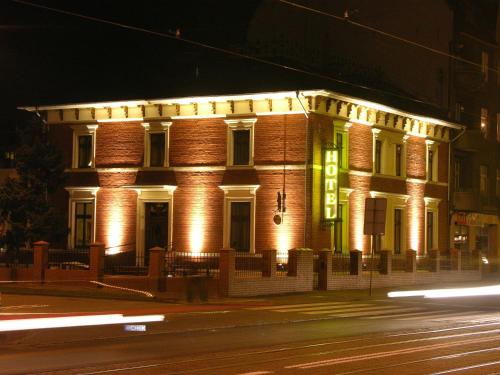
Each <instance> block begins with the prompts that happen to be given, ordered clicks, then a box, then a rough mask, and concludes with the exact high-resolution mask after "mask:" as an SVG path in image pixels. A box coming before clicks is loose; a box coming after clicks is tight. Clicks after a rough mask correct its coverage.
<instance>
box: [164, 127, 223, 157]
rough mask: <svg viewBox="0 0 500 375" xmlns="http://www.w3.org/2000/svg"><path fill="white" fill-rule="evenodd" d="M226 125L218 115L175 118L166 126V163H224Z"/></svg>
mask: <svg viewBox="0 0 500 375" xmlns="http://www.w3.org/2000/svg"><path fill="white" fill-rule="evenodd" d="M226 143H227V124H226V123H225V122H224V121H223V119H221V118H215V119H199V120H197V119H189V120H175V121H174V122H173V124H172V125H171V127H170V156H169V157H170V165H171V166H184V165H225V164H226Z"/></svg>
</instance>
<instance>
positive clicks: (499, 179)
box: [497, 168, 500, 198]
mask: <svg viewBox="0 0 500 375" xmlns="http://www.w3.org/2000/svg"><path fill="white" fill-rule="evenodd" d="M497 197H499V198H500V169H499V168H497Z"/></svg>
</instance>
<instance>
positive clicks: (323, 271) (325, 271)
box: [318, 249, 332, 290]
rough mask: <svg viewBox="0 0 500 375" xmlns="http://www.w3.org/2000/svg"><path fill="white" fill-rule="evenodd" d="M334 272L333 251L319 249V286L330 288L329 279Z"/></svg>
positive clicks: (323, 288) (324, 288)
mask: <svg viewBox="0 0 500 375" xmlns="http://www.w3.org/2000/svg"><path fill="white" fill-rule="evenodd" d="M331 274H332V252H331V250H330V249H321V250H320V251H319V269H318V288H319V290H328V279H329V276H330V275H331Z"/></svg>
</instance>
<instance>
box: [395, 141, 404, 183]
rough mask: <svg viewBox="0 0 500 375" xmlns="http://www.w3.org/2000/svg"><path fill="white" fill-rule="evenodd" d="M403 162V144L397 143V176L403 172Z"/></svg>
mask: <svg viewBox="0 0 500 375" xmlns="http://www.w3.org/2000/svg"><path fill="white" fill-rule="evenodd" d="M402 164H403V146H402V145H400V144H396V158H395V165H394V167H395V168H394V169H395V174H396V176H399V177H400V176H401V175H402V174H401V173H402Z"/></svg>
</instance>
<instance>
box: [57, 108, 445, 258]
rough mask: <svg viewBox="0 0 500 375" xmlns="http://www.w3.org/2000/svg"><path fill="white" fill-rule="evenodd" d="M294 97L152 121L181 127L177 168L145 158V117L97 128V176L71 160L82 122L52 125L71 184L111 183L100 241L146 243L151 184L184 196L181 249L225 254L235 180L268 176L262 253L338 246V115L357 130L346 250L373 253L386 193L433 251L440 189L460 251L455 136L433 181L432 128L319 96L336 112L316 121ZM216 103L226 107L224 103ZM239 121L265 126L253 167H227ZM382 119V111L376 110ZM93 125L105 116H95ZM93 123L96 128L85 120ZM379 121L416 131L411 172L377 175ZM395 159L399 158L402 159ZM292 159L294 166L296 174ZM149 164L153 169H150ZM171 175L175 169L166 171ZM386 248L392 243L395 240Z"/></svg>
mask: <svg viewBox="0 0 500 375" xmlns="http://www.w3.org/2000/svg"><path fill="white" fill-rule="evenodd" d="M290 103H292V102H291V101H289V102H288V104H287V105H285V106H283V107H282V108H281V109H282V110H283V111H285V112H286V110H289V111H290V110H291V109H294V112H291V113H290V114H283V113H278V114H272V113H268V114H267V115H256V114H255V113H248V114H247V115H244V116H241V117H237V116H236V115H234V116H230V115H227V116H217V117H215V116H214V117H203V116H197V115H193V116H192V118H165V119H161V120H159V119H158V118H154V119H152V120H150V122H149V123H150V124H153V125H154V124H158V125H159V123H160V121H168V122H171V123H172V124H171V126H170V128H169V130H168V161H169V162H168V167H165V168H156V169H150V171H151V172H148V169H147V168H144V167H143V165H144V153H145V150H144V148H145V143H144V139H145V132H146V131H147V130H146V128H145V126H143V125H142V124H141V123H140V122H137V121H130V122H127V121H116V122H112V121H106V122H104V123H99V124H98V127H97V130H96V133H95V167H96V168H95V169H90V170H89V172H87V173H84V172H82V171H76V170H74V169H71V165H72V157H73V150H72V145H73V129H74V127H75V126H78V124H76V125H75V122H74V121H73V122H68V123H65V122H60V123H56V124H51V126H50V133H51V135H52V138H53V140H54V143H55V144H56V145H57V146H58V147H59V148H60V149H61V150H62V152H63V155H64V159H65V161H66V165H67V167H68V174H69V175H70V177H71V178H70V179H69V180H68V181H73V182H71V183H68V187H71V188H74V189H79V188H81V189H83V190H85V188H99V189H98V191H97V193H96V195H95V202H96V217H95V240H97V241H99V242H103V243H104V244H105V246H106V247H107V248H114V247H116V248H119V249H120V251H124V250H134V249H136V248H138V247H140V246H139V244H138V243H137V242H138V241H139V238H142V237H138V236H137V233H139V232H138V228H137V224H138V223H139V224H140V223H141V220H144V219H143V218H141V217H139V216H140V209H139V208H140V202H139V201H140V196H141V194H142V192H143V191H147V192H149V193H150V194H151V197H163V198H155V199H160V200H161V199H165V200H167V201H168V202H169V203H170V204H171V205H172V207H171V208H172V213H171V216H169V221H170V222H169V224H170V225H171V226H170V227H169V231H171V233H170V236H171V244H169V245H171V246H172V248H174V249H176V250H178V251H195V250H196V251H218V250H220V249H221V248H223V247H225V246H227V244H225V243H224V241H225V240H224V226H225V225H227V220H225V219H224V218H225V215H227V211H226V212H224V210H225V202H226V199H227V196H226V195H225V194H227V190H226V188H225V187H229V188H231V189H234V188H235V186H236V188H237V187H238V186H239V185H241V187H242V189H243V190H244V189H248V187H249V186H250V187H251V186H254V185H258V188H257V189H256V190H255V193H251V194H254V195H253V196H252V197H253V198H252V199H254V201H253V202H254V213H253V214H254V216H255V230H254V249H252V251H253V250H255V251H262V250H266V249H277V250H278V257H279V255H280V252H281V254H283V253H286V252H287V250H288V249H292V248H299V247H309V248H313V249H314V250H319V249H321V248H332V241H331V228H330V227H329V226H325V225H324V223H323V222H322V206H321V205H322V198H321V194H322V183H323V182H322V167H321V166H322V157H323V155H322V152H321V151H322V146H324V145H325V144H332V143H334V142H335V140H334V138H335V137H334V130H333V122H334V121H335V124H336V126H341V127H342V129H343V130H342V131H345V132H346V139H345V142H346V144H345V145H344V147H347V148H348V154H347V158H348V169H346V170H341V171H340V174H339V181H340V189H342V193H341V195H342V196H343V197H344V196H345V198H343V199H345V201H344V202H343V204H345V205H347V209H346V213H347V216H348V217H347V218H345V219H344V224H343V225H344V226H346V227H347V228H346V229H345V230H346V235H347V238H348V249H345V250H346V251H349V250H359V251H363V252H369V251H370V239H369V237H368V236H365V235H363V221H364V202H365V199H366V198H368V197H370V196H373V195H374V194H375V195H380V196H385V197H388V199H390V200H392V201H391V202H392V203H394V205H400V204H401V202H403V203H402V205H403V206H401V208H402V209H404V210H405V217H404V219H405V220H404V223H405V230H404V233H405V239H404V241H405V246H404V247H405V248H406V249H414V250H418V252H419V253H423V252H424V251H425V209H426V208H425V207H426V206H425V205H426V200H425V199H427V198H429V199H430V198H434V199H435V202H439V203H438V217H437V220H438V226H439V237H438V238H439V240H438V247H439V248H440V249H441V251H447V250H448V238H449V235H448V214H447V212H448V204H447V185H446V183H447V179H448V152H447V151H448V144H447V142H446V140H442V142H437V143H436V144H437V145H438V168H437V170H438V179H437V180H438V181H435V182H431V183H429V182H426V152H427V145H426V142H425V140H426V137H425V136H421V135H420V136H415V135H412V134H409V130H408V129H406V128H405V130H403V128H402V127H400V128H396V126H399V125H396V124H397V123H398V122H397V121H395V120H394V121H393V122H389V121H388V120H387V122H386V123H382V124H380V123H368V121H367V120H366V119H368V118H370V119H372V117H373V116H372V117H369V116H368V115H366V113H368V112H366V111H362V110H357V111H350V112H349V113H357V114H359V116H361V115H362V114H363V113H365V115H366V116H365V117H364V120H363V121H354V120H353V119H348V118H347V113H348V111H347V107H346V105H344V104H339V105H335V106H333V105H327V102H326V101H322V102H319V104H318V105H316V106H312V107H311V105H312V103H313V102H312V101H310V102H309V104H308V106H309V111H311V109H312V108H319V107H320V106H321V108H323V110H324V111H326V112H325V113H322V114H319V113H312V112H310V113H309V118H306V117H305V116H304V114H303V113H300V108H301V107H299V106H296V107H294V105H295V104H293V103H292V104H290ZM264 104H265V103H264ZM264 104H263V105H264ZM306 104H307V103H306ZM200 105H201V104H200ZM197 108H198V107H197ZM213 108H215V110H216V109H217V108H218V107H212V109H213ZM269 108H270V107H269ZM337 109H338V110H339V111H340V112H338V113H337V114H336V115H335V116H332V115H330V114H329V113H328V111H332V110H337ZM183 110H184V109H183ZM197 110H198V109H197ZM342 111H343V112H342ZM342 116H343V117H342ZM367 116H368V117H367ZM387 116H388V115H387ZM174 117H175V116H174ZM238 118H242V119H255V118H256V122H255V124H254V125H253V134H254V137H253V156H254V157H253V164H251V165H250V166H247V167H238V168H232V167H230V166H227V156H228V144H229V143H228V133H229V132H228V124H227V123H226V122H225V121H227V120H229V119H231V120H235V119H238ZM373 119H375V120H377V118H376V117H374V118H373ZM144 121H145V122H146V120H144ZM377 121H378V120H377ZM92 123H95V121H94V122H89V124H92ZM389 123H391V124H394V125H391V126H393V128H387V124H389ZM339 124H340V125H339ZM344 124H345V126H344ZM82 125H85V122H83V120H82ZM373 129H379V130H380V131H381V132H382V133H381V134H382V135H384V134H392V136H393V137H394V134H396V136H397V137H400V138H401V140H402V139H403V135H405V134H406V135H408V134H409V136H408V137H405V140H404V142H405V147H404V149H405V150H406V153H405V154H404V155H403V157H404V158H405V160H406V162H405V165H406V168H405V175H404V176H393V175H388V174H386V175H384V174H374V173H373V155H374V152H373V145H374V131H373ZM415 129H417V128H415ZM377 132H378V130H377ZM407 133H408V134H407ZM285 134H286V137H285ZM306 139H307V140H308V144H307V145H306ZM402 142H403V141H402ZM388 145H390V144H389V143H388ZM306 147H307V152H306ZM388 155H389V154H388ZM387 158H388V160H390V158H391V156H390V155H389V156H387ZM306 160H307V165H306V164H305V163H306ZM284 163H286V164H287V169H286V171H285V175H284V172H283V168H282V167H283V164H284ZM245 171H247V172H245ZM147 173H149V175H148V176H146V175H145V174H147ZM163 174H164V175H165V176H167V175H168V178H162V177H161V176H162V175H163ZM87 175H88V176H90V177H92V176H94V177H92V178H93V179H94V180H92V178H90V177H89V178H84V177H85V176H87ZM91 175H92V176H91ZM75 181H78V182H75ZM92 181H94V182H92ZM284 181H285V184H284V185H283V183H284ZM165 186H168V187H169V188H168V189H170V190H168V189H166V188H165ZM283 188H285V190H286V213H285V214H284V222H283V224H281V225H279V226H278V225H275V224H274V223H273V216H274V215H275V214H276V212H277V211H276V210H277V201H276V198H277V193H278V192H283ZM155 194H156V195H155ZM248 194H250V193H248ZM424 198H425V199H424ZM61 202H62V203H61V205H62V206H64V204H66V205H67V204H68V195H66V196H65V197H62V198H61ZM64 202H65V203H64ZM433 202H434V201H433ZM391 207H393V206H391ZM394 207H396V206H394ZM397 207H400V206H397ZM69 210H70V208H69V207H67V211H68V212H69ZM225 223H226V224H225ZM70 225H71V224H70ZM392 227H393V224H392V223H390V224H388V226H387V227H386V229H387V230H389V231H391V230H392ZM194 242H196V244H197V245H196V246H195V245H193V243H194ZM386 246H387V247H388V250H392V249H391V246H392V245H391V243H390V241H387V244H386ZM195 247H197V248H196V249H195Z"/></svg>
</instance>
